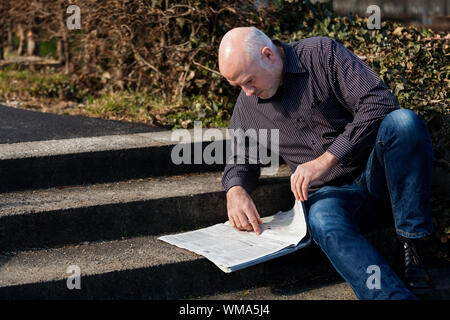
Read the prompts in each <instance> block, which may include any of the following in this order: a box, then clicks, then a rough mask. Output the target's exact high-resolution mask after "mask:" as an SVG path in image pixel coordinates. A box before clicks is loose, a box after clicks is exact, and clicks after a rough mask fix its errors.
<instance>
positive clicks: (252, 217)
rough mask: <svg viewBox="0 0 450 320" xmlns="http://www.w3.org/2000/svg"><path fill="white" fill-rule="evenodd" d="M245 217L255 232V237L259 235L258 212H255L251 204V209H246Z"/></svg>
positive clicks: (260, 221) (259, 221)
mask: <svg viewBox="0 0 450 320" xmlns="http://www.w3.org/2000/svg"><path fill="white" fill-rule="evenodd" d="M246 214H247V217H248V221H249V222H250V224H251V225H252V229H253V230H254V231H255V233H256V234H257V235H260V234H261V227H260V224H262V220H261V217H260V216H259V213H258V210H256V207H255V206H254V204H253V203H252V205H251V207H249V208H248V209H247V212H246Z"/></svg>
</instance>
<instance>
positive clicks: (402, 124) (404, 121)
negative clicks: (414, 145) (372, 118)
mask: <svg viewBox="0 0 450 320" xmlns="http://www.w3.org/2000/svg"><path fill="white" fill-rule="evenodd" d="M380 129H381V130H382V131H384V132H386V131H388V132H391V133H393V134H395V136H396V137H397V138H400V139H402V138H403V139H405V140H406V141H407V142H408V143H411V142H415V141H420V140H421V138H423V137H424V135H425V137H426V138H428V137H429V134H428V130H427V127H426V125H425V123H424V122H423V120H422V119H421V118H420V117H419V116H418V115H417V114H416V113H415V112H414V111H412V110H409V109H398V110H395V111H392V112H391V113H389V114H388V115H387V116H386V117H385V118H384V120H383V121H382V122H381V126H380Z"/></svg>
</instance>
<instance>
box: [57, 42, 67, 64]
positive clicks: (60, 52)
mask: <svg viewBox="0 0 450 320" xmlns="http://www.w3.org/2000/svg"><path fill="white" fill-rule="evenodd" d="M56 56H57V57H58V61H59V62H60V63H61V64H63V63H64V60H65V57H66V56H65V55H64V43H63V40H62V38H61V37H58V40H57V42H56Z"/></svg>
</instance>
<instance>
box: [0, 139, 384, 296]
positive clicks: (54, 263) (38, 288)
mask: <svg viewBox="0 0 450 320" xmlns="http://www.w3.org/2000/svg"><path fill="white" fill-rule="evenodd" d="M209 142H210V141H203V142H195V141H191V142H190V143H189V142H187V144H190V146H191V147H192V148H196V147H199V148H205V146H207V145H208V143H209ZM216 142H217V143H223V144H226V143H227V140H226V139H224V140H223V141H220V140H219V141H216ZM174 145H175V142H173V141H172V140H171V132H170V131H165V132H152V133H139V134H131V135H115V136H103V137H92V138H76V139H62V140H51V141H36V142H21V143H13V144H2V145H0V181H1V186H0V187H1V192H2V193H0V299H185V298H193V299H196V298H202V297H208V299H209V298H211V297H214V296H216V295H227V294H232V293H233V292H239V291H240V290H248V289H249V288H257V287H265V286H266V287H267V286H270V285H274V286H282V285H283V283H292V282H295V283H296V285H297V286H300V287H301V286H302V283H303V282H305V283H306V282H308V281H309V283H310V281H311V279H325V280H322V281H319V280H318V283H321V284H322V283H323V286H324V287H326V283H327V281H328V280H327V279H334V280H333V281H334V282H333V281H331V282H330V283H329V284H330V285H331V286H332V285H333V283H335V282H338V283H341V282H342V279H340V278H339V276H338V275H337V274H336V272H335V271H334V270H333V268H332V267H331V265H330V264H329V262H328V261H327V260H326V258H325V257H324V255H323V254H322V253H321V252H320V250H318V248H317V247H316V246H315V245H314V244H312V245H311V246H309V247H307V248H305V249H302V250H300V251H299V252H296V253H293V254H290V255H287V256H284V257H281V258H278V259H275V260H272V261H269V262H266V263H262V264H259V265H256V266H253V267H250V268H247V269H244V270H241V271H237V272H234V273H231V274H226V273H224V272H222V271H221V270H220V269H219V268H217V267H216V266H215V265H214V264H213V263H211V262H210V261H209V260H207V259H205V258H203V257H201V256H199V255H196V254H194V253H192V252H189V251H186V250H183V249H179V248H177V247H174V246H171V245H169V244H167V243H165V242H162V241H160V240H158V239H157V238H158V236H160V235H163V234H169V233H175V232H181V231H187V230H193V229H196V228H201V227H205V226H209V225H212V224H215V223H220V222H224V221H226V220H227V212H226V199H225V193H224V191H223V189H222V185H221V176H222V170H223V165H220V164H218V165H204V164H185V165H178V166H177V165H175V164H173V162H172V161H171V150H172V148H173V146H174ZM289 176H290V170H289V168H288V167H287V166H286V165H281V167H280V170H279V171H278V173H277V174H276V175H273V176H263V177H261V183H260V186H259V187H258V188H257V189H256V190H255V191H254V192H253V193H252V198H253V199H254V201H255V204H256V206H257V208H258V211H259V212H260V214H261V215H262V216H267V215H271V214H274V213H276V212H278V211H280V210H283V211H284V210H288V209H290V208H291V207H292V205H293V202H294V198H293V196H292V193H291V191H290V186H289ZM368 236H369V237H370V238H371V239H373V241H374V243H375V244H376V246H378V247H380V248H381V249H382V250H384V251H385V252H387V254H389V252H390V251H389V248H390V243H391V241H390V239H391V237H390V236H392V230H391V228H388V227H383V228H381V229H379V230H377V232H376V233H373V234H369V235H368ZM70 266H77V267H79V270H80V273H81V277H80V279H81V289H68V286H67V281H68V278H69V277H70V276H71V273H70V272H67V271H68V268H69V267H70ZM341 287H342V286H341ZM330 290H332V289H330ZM347 290H348V288H347ZM312 292H313V291H312ZM312 292H311V293H310V294H309V296H308V297H314V293H312ZM314 292H315V291H314ZM336 294H338V293H336ZM347 295H348V293H347ZM335 296H336V295H335ZM317 298H318V299H321V298H323V295H322V296H320V295H318V296H317Z"/></svg>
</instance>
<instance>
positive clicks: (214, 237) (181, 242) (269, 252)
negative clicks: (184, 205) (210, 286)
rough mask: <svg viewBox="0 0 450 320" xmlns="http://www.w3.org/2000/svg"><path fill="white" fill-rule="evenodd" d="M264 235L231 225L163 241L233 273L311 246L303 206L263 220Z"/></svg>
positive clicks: (212, 227)
mask: <svg viewBox="0 0 450 320" xmlns="http://www.w3.org/2000/svg"><path fill="white" fill-rule="evenodd" d="M262 221H263V225H262V233H261V234H260V235H259V236H257V235H256V234H255V232H253V231H251V232H248V231H238V230H236V229H234V228H233V227H232V226H231V225H230V223H229V221H227V222H225V223H219V224H216V225H213V226H211V227H208V228H204V229H199V230H195V231H189V232H184V233H179V234H174V235H167V236H162V237H159V238H158V239H160V240H163V241H165V242H168V243H170V244H172V245H175V246H177V247H180V248H183V249H187V250H190V251H193V252H195V253H197V254H200V255H202V256H204V257H205V258H207V259H209V260H210V261H212V262H213V263H214V264H215V265H217V266H218V267H219V268H220V269H222V270H223V271H224V272H233V271H236V270H239V269H243V268H246V267H249V266H251V265H255V264H258V263H261V262H263V261H267V260H271V259H274V258H276V257H280V256H282V255H285V254H288V253H291V252H293V251H296V250H298V249H300V248H303V247H305V246H307V245H308V244H309V243H310V242H311V238H310V236H309V232H308V227H307V223H306V215H305V209H304V205H303V202H301V201H296V202H295V204H294V207H293V208H292V209H291V210H289V211H284V212H282V211H280V212H278V213H277V214H275V215H273V216H269V217H264V218H262Z"/></svg>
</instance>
